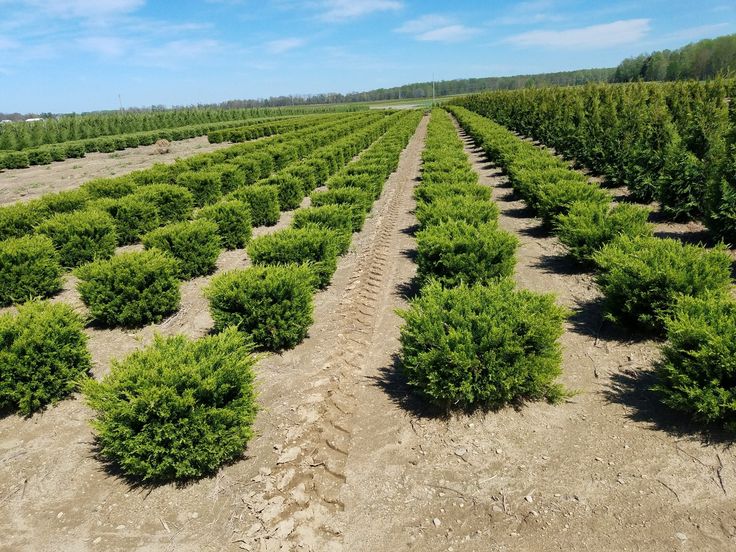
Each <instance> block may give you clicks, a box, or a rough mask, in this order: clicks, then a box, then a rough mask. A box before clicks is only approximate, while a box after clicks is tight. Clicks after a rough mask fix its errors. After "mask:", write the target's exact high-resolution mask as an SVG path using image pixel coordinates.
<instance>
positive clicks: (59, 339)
mask: <svg viewBox="0 0 736 552" xmlns="http://www.w3.org/2000/svg"><path fill="white" fill-rule="evenodd" d="M89 369H90V355H89V352H88V351H87V336H86V335H85V333H84V324H83V323H82V320H81V318H80V317H79V315H78V314H76V313H75V312H74V311H73V310H72V308H71V307H69V306H68V305H64V304H62V303H48V302H45V301H43V302H42V301H31V302H28V303H26V304H25V305H22V306H20V307H18V313H17V314H10V313H8V314H2V315H0V408H12V409H14V410H18V411H19V412H21V413H22V414H25V415H26V416H30V415H31V414H33V413H34V412H35V411H37V410H39V409H41V408H43V407H44V406H46V405H47V404H51V403H54V402H56V401H58V400H60V399H63V398H65V397H67V396H69V394H71V392H72V391H74V389H75V387H76V386H77V384H78V382H79V380H80V379H81V378H82V377H84V375H85V374H86V373H87V372H88V371H89Z"/></svg>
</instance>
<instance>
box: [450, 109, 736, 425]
mask: <svg viewBox="0 0 736 552" xmlns="http://www.w3.org/2000/svg"><path fill="white" fill-rule="evenodd" d="M450 109H451V111H452V112H453V113H454V114H455V116H456V117H457V118H458V120H459V121H460V124H461V125H462V126H463V127H464V128H465V129H466V130H467V131H468V132H469V133H470V134H471V136H472V137H473V138H474V139H475V140H476V142H477V143H479V144H480V145H481V146H482V147H483V149H484V150H485V151H486V152H487V154H488V156H489V158H490V159H491V160H492V161H493V162H495V163H497V164H498V165H499V166H500V167H502V168H503V170H504V171H505V173H506V174H507V175H508V178H509V181H510V182H511V184H512V186H513V188H514V191H515V193H517V194H518V195H519V196H520V197H521V198H522V199H524V201H525V202H526V203H527V205H528V206H529V207H530V208H531V209H532V210H533V211H534V213H535V214H537V215H538V216H539V217H541V218H542V220H543V221H544V224H545V225H546V226H547V227H548V228H549V229H551V230H552V231H553V232H554V233H555V234H556V235H557V236H558V238H559V239H560V241H561V242H562V243H563V245H565V247H566V248H567V250H568V252H569V254H570V255H571V257H572V258H574V259H575V260H576V261H578V262H579V263H580V264H581V265H583V266H586V267H589V268H592V269H593V270H594V271H595V273H596V281H597V284H598V286H599V288H600V289H601V291H602V293H603V295H604V308H605V312H606V316H607V318H608V319H610V320H612V321H614V322H615V323H617V324H619V325H621V326H623V327H633V328H636V329H638V330H640V331H643V332H645V333H647V334H649V335H653V336H659V337H664V338H665V339H666V344H665V345H664V360H663V361H662V362H661V363H660V364H659V365H658V369H657V373H658V376H659V383H658V384H657V386H656V389H657V390H658V392H659V396H660V398H661V399H662V401H663V402H664V403H665V404H667V405H669V406H672V407H674V408H676V409H679V410H682V411H685V412H687V413H689V414H691V415H692V416H693V417H695V418H696V419H699V420H703V421H706V422H719V423H722V424H725V425H727V426H730V427H731V428H733V429H736V380H734V364H733V362H732V361H731V360H730V358H731V357H732V356H733V355H734V354H736V344H733V342H727V341H725V340H724V339H723V338H724V337H725V336H731V335H733V334H734V332H736V317H734V315H733V314H734V312H736V303H734V299H733V296H732V281H731V258H730V256H729V255H728V253H727V251H726V249H725V247H724V246H722V245H720V246H717V247H715V248H712V249H708V248H705V247H703V246H696V245H689V244H683V243H681V242H680V241H678V240H674V239H662V238H657V237H655V236H654V234H653V226H652V225H651V224H650V223H649V222H647V219H648V215H649V212H648V210H647V209H646V208H644V207H640V206H635V205H630V204H618V205H612V203H611V197H610V195H609V194H608V193H606V192H605V191H604V190H602V189H600V188H598V187H597V186H595V185H593V184H590V183H588V182H587V181H586V179H585V177H584V176H582V175H581V174H580V173H578V172H576V171H573V170H571V169H570V168H569V166H568V165H567V164H566V163H565V162H563V161H561V160H560V159H558V158H556V157H555V156H554V155H552V154H551V153H550V152H549V151H548V150H544V149H539V148H537V147H535V146H534V145H532V144H530V143H529V142H526V141H523V140H521V139H519V138H518V137H516V136H514V135H513V134H512V133H511V132H509V131H508V130H506V129H505V128H503V127H501V126H500V125H498V124H496V123H494V122H492V121H490V120H488V119H486V118H484V117H481V116H479V115H477V114H475V113H471V112H469V111H467V110H465V109H464V108H461V107H451V108H450ZM729 324H731V325H732V326H731V327H729Z"/></svg>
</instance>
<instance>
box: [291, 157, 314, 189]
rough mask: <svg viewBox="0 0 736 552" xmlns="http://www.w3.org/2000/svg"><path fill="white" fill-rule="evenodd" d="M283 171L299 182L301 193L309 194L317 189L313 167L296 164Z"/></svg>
mask: <svg viewBox="0 0 736 552" xmlns="http://www.w3.org/2000/svg"><path fill="white" fill-rule="evenodd" d="M285 170H286V173H287V174H289V175H290V176H293V177H295V178H296V179H297V180H299V182H300V184H301V186H302V191H303V192H305V193H307V192H311V191H312V190H314V189H315V188H316V187H317V178H316V176H315V168H314V167H313V166H311V165H308V164H306V163H296V164H294V165H291V166H289V167H287V168H286V169H285Z"/></svg>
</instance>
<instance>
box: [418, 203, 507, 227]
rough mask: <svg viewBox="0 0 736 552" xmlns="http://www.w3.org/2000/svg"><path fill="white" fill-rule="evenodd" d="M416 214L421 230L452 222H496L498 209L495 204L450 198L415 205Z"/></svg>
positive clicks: (475, 223) (477, 223)
mask: <svg viewBox="0 0 736 552" xmlns="http://www.w3.org/2000/svg"><path fill="white" fill-rule="evenodd" d="M416 213H417V220H418V221H419V224H420V226H421V227H422V228H427V227H429V226H434V225H436V224H440V223H442V222H448V221H453V220H455V221H463V222H467V223H468V224H473V225H479V224H486V223H492V222H495V221H496V220H498V207H497V206H496V204H495V203H493V202H492V201H480V200H477V199H473V198H468V197H464V196H456V197H450V198H447V199H445V200H443V201H435V202H433V203H423V202H420V203H419V204H417V211H416Z"/></svg>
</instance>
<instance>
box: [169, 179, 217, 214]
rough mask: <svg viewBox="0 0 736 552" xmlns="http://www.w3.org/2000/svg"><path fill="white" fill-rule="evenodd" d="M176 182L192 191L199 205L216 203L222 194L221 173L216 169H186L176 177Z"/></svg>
mask: <svg viewBox="0 0 736 552" xmlns="http://www.w3.org/2000/svg"><path fill="white" fill-rule="evenodd" d="M176 183H177V184H178V185H179V186H184V187H185V188H187V189H188V190H189V191H190V192H192V195H193V196H194V203H195V205H196V206H197V207H203V206H204V205H208V204H210V203H214V202H215V201H217V200H218V199H220V197H221V196H222V184H221V182H220V173H219V172H217V171H214V170H200V171H196V172H195V171H184V172H182V173H180V174H179V175H178V176H177V177H176Z"/></svg>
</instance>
